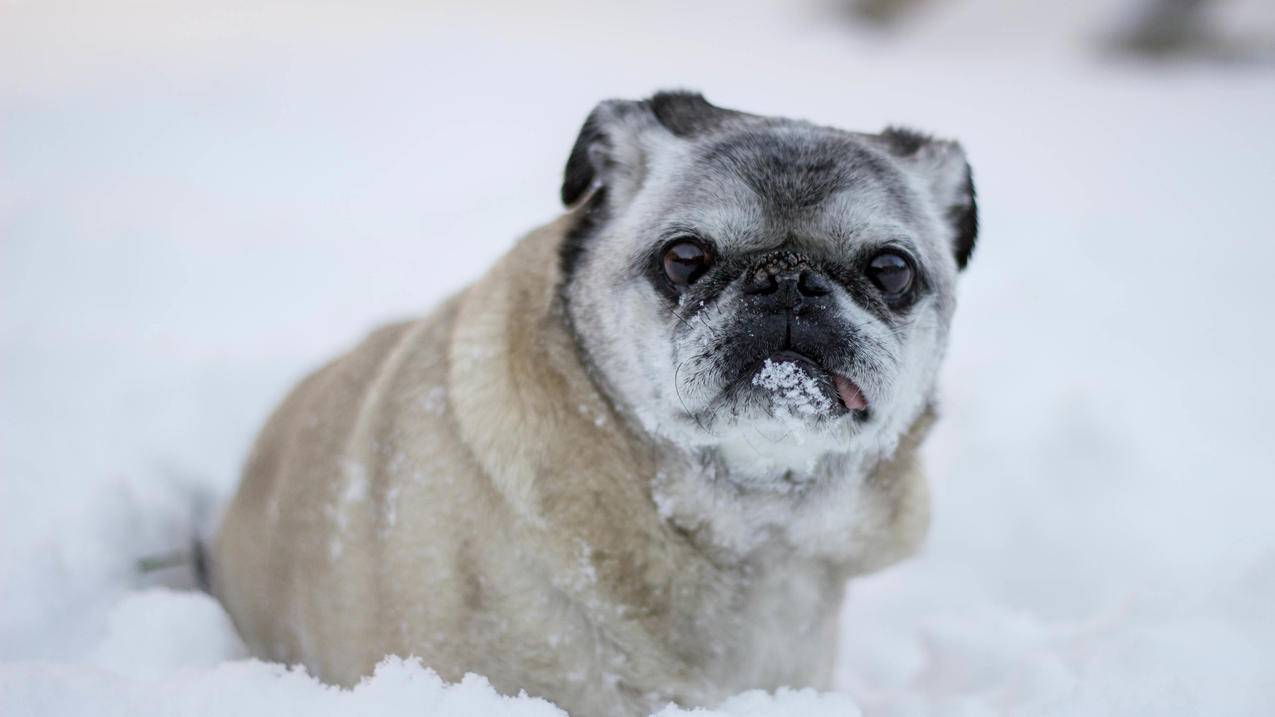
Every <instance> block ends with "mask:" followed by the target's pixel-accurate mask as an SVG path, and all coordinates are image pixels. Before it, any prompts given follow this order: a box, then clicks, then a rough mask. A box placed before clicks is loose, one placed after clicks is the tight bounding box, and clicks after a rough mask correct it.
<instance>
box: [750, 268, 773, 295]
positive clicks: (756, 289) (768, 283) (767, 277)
mask: <svg viewBox="0 0 1275 717" xmlns="http://www.w3.org/2000/svg"><path fill="white" fill-rule="evenodd" d="M778 288H779V282H778V281H776V280H775V275H774V274H772V273H770V272H769V271H766V270H765V269H758V270H756V271H753V272H751V273H750V274H749V275H748V280H747V281H746V282H744V293H745V294H773V293H775V290H777V289H778Z"/></svg>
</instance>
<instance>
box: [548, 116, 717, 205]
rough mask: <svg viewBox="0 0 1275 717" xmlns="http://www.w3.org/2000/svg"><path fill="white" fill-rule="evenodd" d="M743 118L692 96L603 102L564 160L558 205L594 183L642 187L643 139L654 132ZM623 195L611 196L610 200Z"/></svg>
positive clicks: (677, 132)
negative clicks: (560, 201) (612, 197)
mask: <svg viewBox="0 0 1275 717" xmlns="http://www.w3.org/2000/svg"><path fill="white" fill-rule="evenodd" d="M740 114H741V113H737V112H734V111H732V110H725V109H722V108H720V107H715V106H713V105H712V104H710V103H709V102H708V100H705V99H704V97H703V96H702V95H700V94H698V93H694V92H684V91H675V92H657V93H656V94H655V95H654V96H652V97H651V98H650V99H646V100H640V101H634V100H606V101H604V102H601V103H600V104H598V106H597V107H595V108H594V109H593V111H592V112H590V113H589V117H588V118H587V119H586V120H585V121H584V126H583V127H581V128H580V134H579V136H577V137H576V142H575V145H574V146H573V147H572V148H571V154H570V156H568V157H567V167H566V171H565V172H563V177H562V203H563V204H566V205H567V206H570V205H572V204H575V203H576V202H577V201H579V200H580V198H581V197H583V196H584V195H585V194H587V193H588V191H589V189H590V188H591V187H593V186H594V185H595V184H596V185H598V186H608V185H611V184H621V185H624V188H627V189H629V190H634V189H636V188H637V185H638V184H640V182H641V175H642V171H643V169H644V165H645V162H644V159H645V148H644V147H643V144H642V139H643V134H644V133H646V132H649V131H652V130H655V131H659V132H665V133H668V134H672V135H674V136H677V137H683V138H686V137H693V136H696V135H698V134H702V133H705V132H709V131H712V130H713V129H716V128H718V127H720V126H721V125H722V124H723V123H725V122H727V121H729V119H730V118H732V117H737V116H740ZM622 193H623V192H618V193H617V192H614V191H613V192H612V195H613V196H616V195H618V194H622Z"/></svg>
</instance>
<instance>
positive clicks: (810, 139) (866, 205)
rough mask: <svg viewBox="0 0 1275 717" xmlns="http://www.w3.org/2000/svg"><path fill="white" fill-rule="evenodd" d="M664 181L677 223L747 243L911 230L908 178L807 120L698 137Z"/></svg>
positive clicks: (844, 136)
mask: <svg viewBox="0 0 1275 717" xmlns="http://www.w3.org/2000/svg"><path fill="white" fill-rule="evenodd" d="M688 160H689V161H688V162H687V163H685V164H683V165H682V167H681V171H680V172H679V176H678V177H677V178H676V179H675V180H674V181H673V182H672V183H671V184H673V185H674V186H673V187H671V189H672V192H671V194H670V196H672V197H674V198H675V201H674V202H673V206H672V207H671V208H670V211H669V212H668V218H669V220H670V221H674V222H686V223H688V224H694V225H696V227H697V228H698V229H700V230H701V231H704V232H707V233H709V234H711V235H712V237H713V238H714V239H715V240H717V241H718V242H722V243H725V244H728V245H730V246H739V247H741V248H748V247H752V246H757V247H760V246H772V245H775V244H778V243H779V242H781V241H784V240H785V239H786V238H796V239H798V240H804V241H820V240H828V241H832V242H834V243H841V242H848V241H853V240H854V238H855V237H859V236H863V235H865V234H874V235H876V234H883V233H884V234H910V233H912V232H913V230H914V229H915V227H916V215H917V212H918V207H917V203H918V201H919V200H918V198H917V196H916V195H915V193H914V192H913V191H912V189H911V188H910V186H909V185H908V183H907V178H906V176H905V175H904V174H903V173H902V171H901V170H900V169H899V168H898V167H897V166H895V165H894V164H893V163H892V162H891V161H890V160H889V159H888V158H886V157H885V156H884V155H883V154H881V153H880V152H877V151H875V150H873V149H872V148H870V147H868V146H866V145H865V144H864V143H863V141H862V140H859V139H856V138H855V137H854V136H853V135H850V134H848V133H845V132H839V131H836V130H830V129H824V128H818V127H811V126H807V125H793V126H782V125H781V126H771V127H766V128H763V129H754V130H744V131H735V132H732V133H729V134H725V135H721V136H716V137H713V138H711V139H706V140H704V141H702V142H701V143H700V144H699V145H698V146H696V147H695V148H694V150H693V151H692V152H691V153H690V154H689V157H688Z"/></svg>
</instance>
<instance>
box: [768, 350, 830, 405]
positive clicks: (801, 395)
mask: <svg viewBox="0 0 1275 717" xmlns="http://www.w3.org/2000/svg"><path fill="white" fill-rule="evenodd" d="M753 385H754V386H760V387H761V388H764V389H766V390H767V391H769V392H770V400H771V403H772V404H773V405H774V406H776V407H779V408H783V409H785V410H787V411H790V412H792V413H795V414H797V415H801V416H817V415H819V414H822V413H827V412H828V409H830V408H832V401H830V400H829V399H828V397H827V396H825V395H824V393H823V391H822V390H820V388H819V383H818V382H817V381H815V379H814V377H813V376H811V375H810V374H808V373H806V372H805V371H804V370H803V369H802V368H801V367H800V366H798V365H797V364H796V363H795V362H792V361H772V360H770V359H766V361H765V363H763V364H762V367H761V369H760V370H759V371H758V372H757V373H756V374H754V375H753Z"/></svg>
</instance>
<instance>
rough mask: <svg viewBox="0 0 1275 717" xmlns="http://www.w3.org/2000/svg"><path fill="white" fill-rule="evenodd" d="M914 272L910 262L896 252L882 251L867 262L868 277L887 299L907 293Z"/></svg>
mask: <svg viewBox="0 0 1275 717" xmlns="http://www.w3.org/2000/svg"><path fill="white" fill-rule="evenodd" d="M915 273H916V270H914V269H913V268H912V262H911V261H909V260H908V259H907V258H906V257H904V256H903V255H902V254H899V253H898V252H893V251H883V252H881V253H880V254H877V255H876V256H874V257H872V261H870V262H868V278H869V279H871V280H872V283H873V284H876V287H877V288H878V289H880V290H881V293H883V294H885V298H887V299H897V298H899V297H901V296H903V295H904V294H905V293H907V290H908V289H910V288H912V279H913V275H914V274H915Z"/></svg>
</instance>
